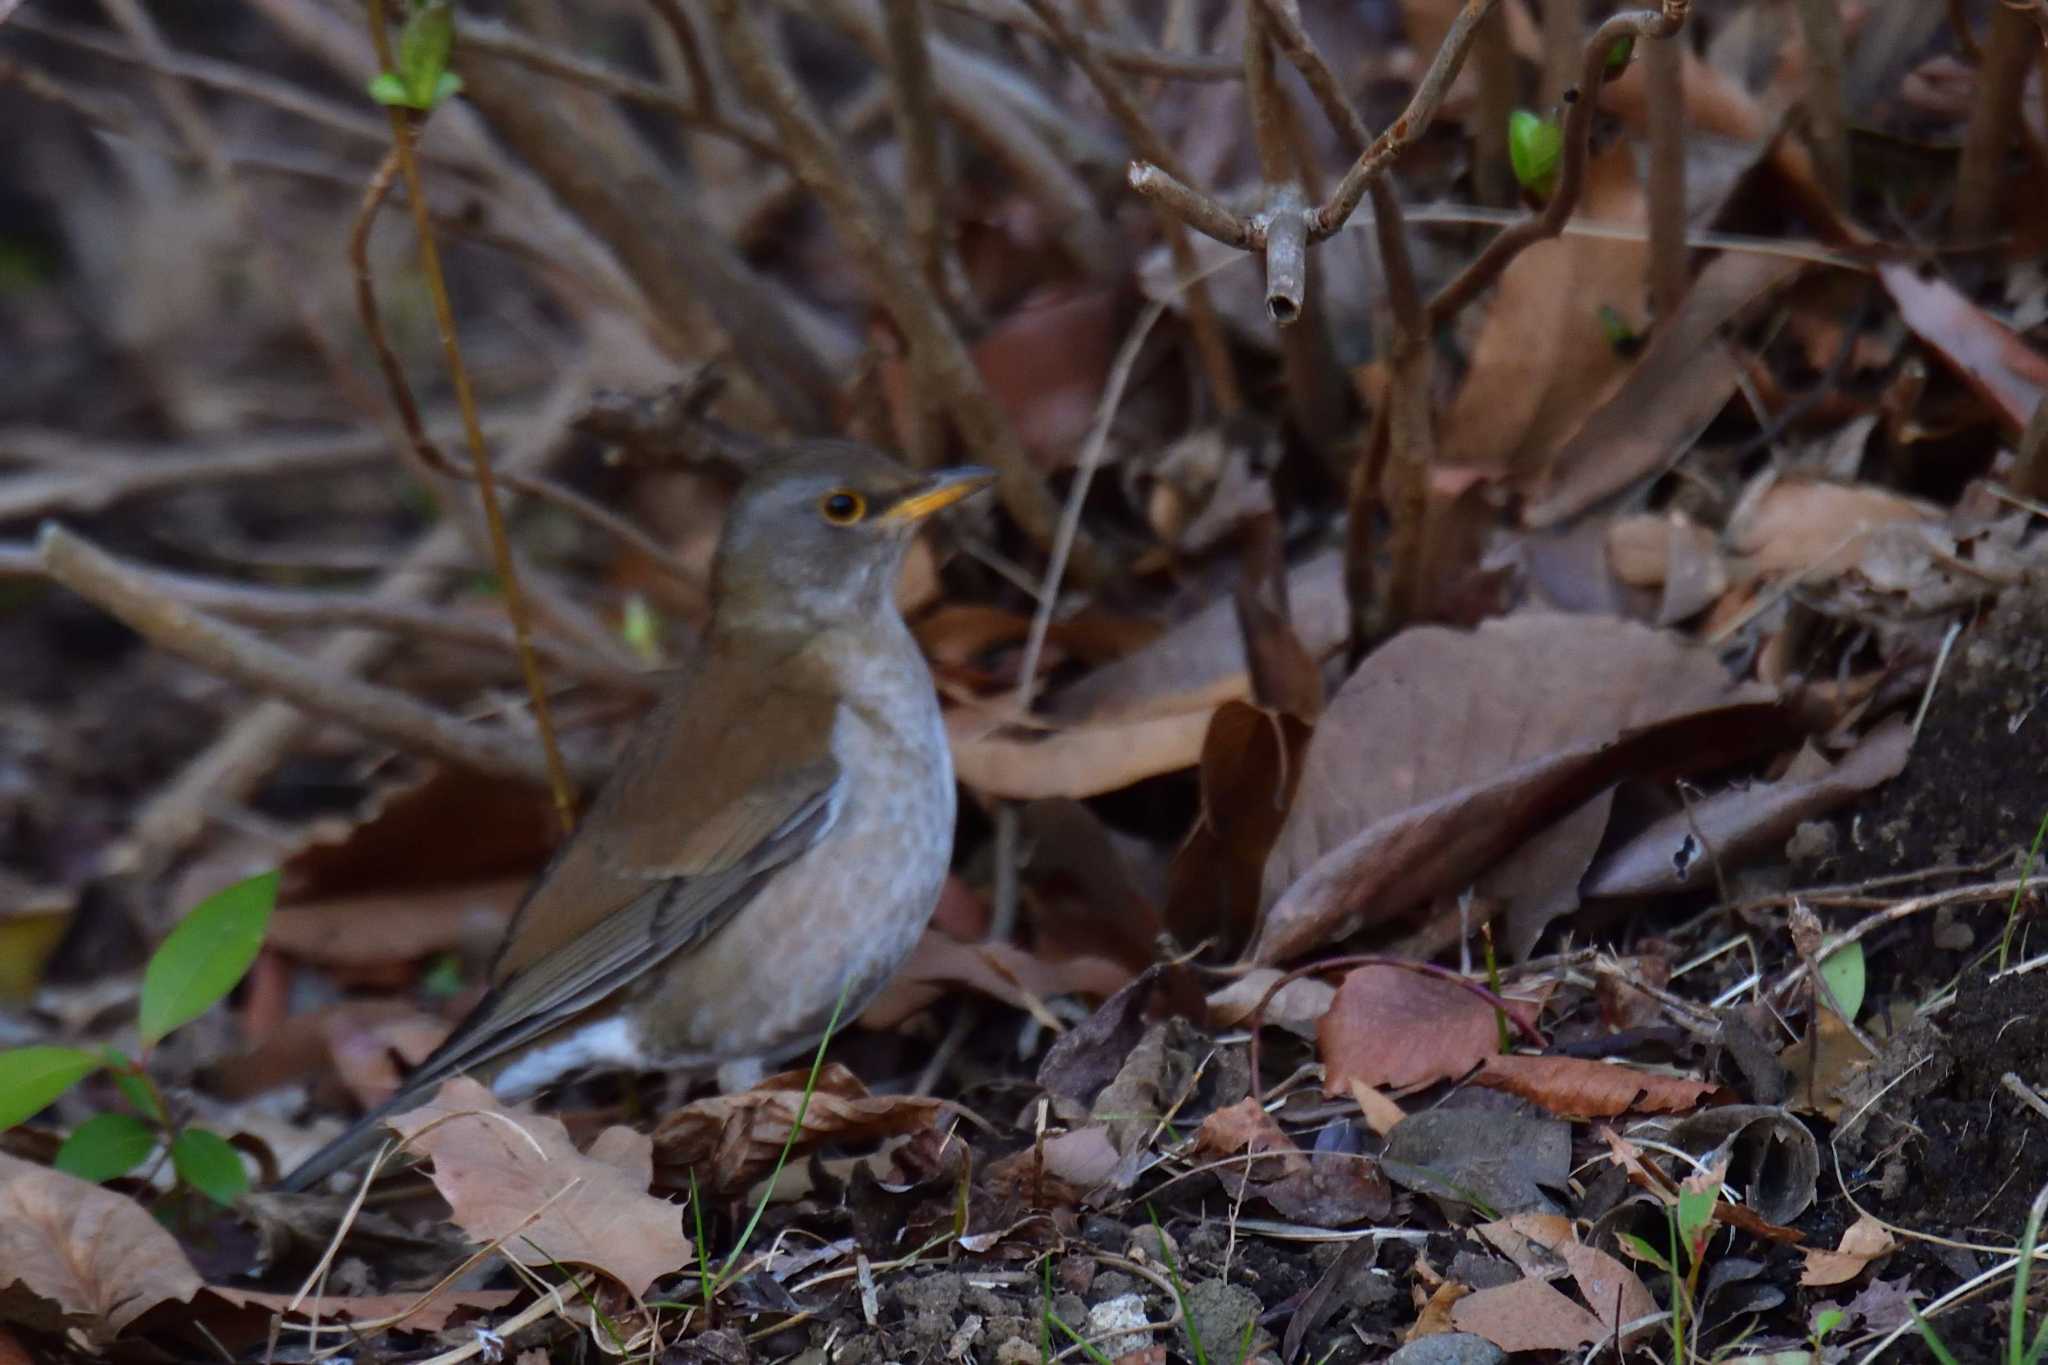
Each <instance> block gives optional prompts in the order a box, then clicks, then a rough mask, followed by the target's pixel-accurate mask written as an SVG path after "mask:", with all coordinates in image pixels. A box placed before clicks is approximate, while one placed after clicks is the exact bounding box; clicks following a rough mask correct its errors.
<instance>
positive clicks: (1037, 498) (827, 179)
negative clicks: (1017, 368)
mask: <svg viewBox="0 0 2048 1365" xmlns="http://www.w3.org/2000/svg"><path fill="white" fill-rule="evenodd" d="M710 9H711V13H712V16H713V19H714V20H715V22H716V24H717V27H718V31H719V36H720V38H721V40H722V41H723V43H724V46H725V51H726V56H727V59H728V60H729V61H730V62H731V63H732V68H733V74H734V76H735V77H736V79H737V80H738V81H739V83H740V86H741V88H742V89H744V90H745V91H746V93H747V96H748V98H749V99H751V100H752V101H753V103H754V105H755V106H756V107H757V108H759V109H760V110H762V112H764V113H765V114H767V116H768V117H769V119H770V121H771V122H773V123H774V124H775V126H776V129H777V131H778V132H779V134H780V135H781V138H782V143H783V149H784V151H785V152H786V153H787V155H788V157H789V161H790V165H791V166H792V167H793V168H794V169H795V171H796V174H797V178H798V179H800V180H801V181H802V182H803V184H804V187H805V188H806V189H808V190H810V192H811V193H812V194H814V195H816V196H817V197H818V199H819V201H820V202H821V203H822V204H823V205H824V208H825V212H826V213H827V215H828V216H829V217H830V218H831V220H832V224H833V226H834V228H836V229H837V230H838V232H839V234H840V235H841V237H842V238H844V240H845V241H846V244H847V246H848V247H849V248H850V249H851V250H852V252H853V254H854V257H855V259H856V260H858V261H859V262H860V264H861V267H862V269H863V270H864V272H865V273H866V274H867V275H868V277H869V279H870V280H871V281H872V283H873V287H874V289H875V292H876V295H877V298H878V301H879V302H880V303H881V304H882V305H883V306H885V307H887V308H888V309H889V310H890V312H891V314H892V315H893V316H894V317H895V319H896V322H897V324H898V325H899V326H900V327H902V329H903V331H904V334H905V335H906V337H907V338H908V340H909V342H910V346H911V351H912V357H913V363H914V364H915V365H916V366H917V367H918V371H919V372H920V373H921V374H922V375H923V376H924V377H925V378H926V380H927V381H928V382H929V383H930V384H931V386H932V388H933V390H934V396H935V397H936V398H937V399H938V400H939V402H940V403H941V404H942V405H943V406H944V409H945V411H946V412H947V413H948V414H949V415H950V416H951V417H952V419H953V421H954V422H955V423H957V424H958V425H959V427H960V430H961V433H962V434H963V435H964V436H965V437H966V439H967V444H968V446H969V448H970V449H972V450H973V451H974V452H975V454H976V456H977V457H979V458H980V459H981V460H982V461H984V462H985V463H987V464H989V465H991V466H993V467H994V468H995V470H996V471H997V473H998V475H999V476H1000V479H1001V484H1000V487H1001V491H1002V495H1003V503H1004V506H1006V507H1007V508H1008V509H1009V510H1010V514H1011V515H1012V516H1013V517H1015V518H1016V519H1017V523H1018V525H1019V526H1021V527H1022V528H1023V529H1024V531H1025V532H1026V533H1027V534H1029V535H1031V536H1032V537H1033V538H1034V539H1036V540H1038V541H1040V542H1041V543H1043V544H1050V543H1051V541H1052V539H1053V535H1054V527H1055V523H1056V520H1057V514H1056V512H1055V510H1054V507H1053V502H1052V497H1051V495H1050V494H1049V493H1048V492H1047V490H1046V487H1045V482H1044V480H1043V479H1041V478H1040V477H1039V475H1038V471H1037V469H1036V468H1035V467H1034V466H1033V465H1032V463H1031V457H1030V456H1029V454H1027V453H1026V451H1025V449H1024V443H1023V441H1022V440H1021V439H1020V438H1019V437H1018V435H1017V431H1016V428H1015V427H1013V426H1012V425H1011V424H1010V420H1009V418H1008V417H1007V416H1006V415H1005V414H1004V413H1003V411H1002V409H1001V408H999V407H998V406H997V405H996V402H995V399H994V398H993V396H991V395H990V393H989V391H988V388H987V386H986V385H984V384H983V382H982V379H981V374H980V372H979V371H978V370H977V369H976V368H975V366H974V360H973V358H972V357H971V356H970V355H969V354H968V351H967V347H966V344H965V343H964V342H963V341H962V340H961V339H960V335H959V333H958V332H956V331H955V330H954V328H953V325H952V322H951V321H950V320H949V319H948V318H947V317H946V313H945V309H944V308H942V307H941V306H940V304H939V301H938V299H937V298H936V297H935V296H934V295H933V293H932V291H931V290H930V288H928V287H927V286H926V284H925V282H924V279H923V277H922V276H921V275H919V274H918V271H917V267H916V265H915V264H914V263H913V262H912V260H911V257H910V252H909V251H908V250H907V249H906V248H905V246H904V244H903V240H902V237H901V234H900V232H898V231H897V230H896V229H895V228H894V227H892V225H891V224H890V223H889V220H888V219H887V217H886V216H885V215H884V214H883V212H882V208H881V206H880V205H879V204H878V203H876V202H875V199H874V196H873V194H872V193H871V192H870V190H869V189H868V187H867V185H866V184H865V183H864V182H863V181H862V180H861V179H860V178H859V177H858V176H856V175H854V174H853V172H852V169H851V164H852V163H851V162H849V161H848V159H847V157H846V154H845V150H844V148H842V147H841V146H840V145H839V141H838V139H837V138H836V137H834V136H833V134H832V131H831V130H830V129H829V128H828V127H826V125H825V121H824V120H823V119H822V118H821V117H819V115H818V111H817V109H816V108H815V107H814V106H813V105H812V103H811V101H810V98H809V97H808V96H807V95H806V94H805V93H804V92H803V90H802V89H800V88H799V87H798V85H797V83H796V81H795V79H794V78H793V77H792V76H791V75H790V73H789V71H788V70H787V68H785V67H784V66H783V64H782V62H781V60H780V59H779V58H777V57H776V56H775V55H773V54H772V53H771V52H770V51H769V49H768V45H767V43H766V42H765V41H764V40H763V39H762V37H761V33H760V31H759V29H758V28H757V26H756V24H755V19H754V16H753V14H752V13H751V12H750V10H749V8H748V7H747V6H746V5H744V4H742V3H741V0H712V2H711V5H710ZM1086 548H1087V547H1085V546H1084V547H1081V550H1083V551H1085V550H1086ZM1077 557H1078V558H1080V559H1081V560H1083V561H1085V562H1086V563H1087V564H1088V565H1089V569H1090V571H1091V572H1090V576H1093V572H1092V571H1093V570H1094V569H1095V568H1096V567H1097V566H1096V565H1095V562H1094V556H1093V554H1092V553H1080V552H1079V551H1077Z"/></svg>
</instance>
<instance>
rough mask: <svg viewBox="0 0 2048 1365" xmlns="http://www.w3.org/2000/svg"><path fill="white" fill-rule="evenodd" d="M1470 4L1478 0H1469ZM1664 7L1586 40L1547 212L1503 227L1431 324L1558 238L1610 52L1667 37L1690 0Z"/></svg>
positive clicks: (1619, 20)
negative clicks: (1631, 42)
mask: <svg viewBox="0 0 2048 1365" xmlns="http://www.w3.org/2000/svg"><path fill="white" fill-rule="evenodd" d="M1467 3H1468V5H1469V4H1471V3H1475V0H1467ZM1662 5H1663V7H1662V9H1661V10H1624V11H1623V12H1622V13H1620V14H1616V15H1613V16H1611V17H1610V18H1609V19H1608V20H1607V22H1605V23H1603V24H1601V25H1600V27H1599V28H1598V29H1597V30H1596V31H1595V32H1594V34H1593V37H1592V40H1591V41H1590V42H1588V43H1587V44H1586V50H1585V55H1584V58H1583V60H1582V63H1581V66H1580V68H1579V78H1580V83H1579V85H1578V87H1577V88H1576V90H1573V91H1567V92H1566V102H1567V105H1568V112H1567V113H1566V114H1565V120H1564V154H1563V160H1562V162H1561V164H1560V166H1559V168H1558V176H1557V190H1556V192H1555V193H1553V194H1552V195H1551V197H1550V200H1549V202H1548V203H1546V204H1544V206H1543V212H1541V213H1539V214H1536V215H1534V216H1533V217H1529V218H1524V219H1522V220H1521V221H1520V222H1518V223H1516V224H1514V225H1513V226H1512V227H1508V228H1503V229H1502V230H1501V231H1500V232H1499V233H1498V234H1496V235H1495V236H1494V238H1493V240H1492V241H1490V242H1488V243H1487V244H1486V249H1485V250H1483V251H1481V252H1480V253H1479V255H1478V256H1477V257H1476V258H1475V259H1474V260H1473V261H1472V262H1471V263H1470V264H1469V265H1467V266H1466V267H1465V268H1464V269H1463V270H1462V271H1460V272H1459V273H1458V275H1457V276H1456V278H1454V279H1453V280H1452V281H1451V282H1450V283H1449V284H1447V285H1445V286H1444V287H1443V288H1442V289H1441V290H1439V291H1438V293H1437V296H1436V297H1435V298H1433V299H1431V300H1430V301H1429V320H1430V324H1431V326H1432V327H1435V326H1441V325H1442V324H1443V323H1445V322H1447V321H1449V320H1450V319H1451V318H1454V317H1456V316H1457V315H1458V313H1459V312H1460V311H1462V310H1463V309H1464V307H1465V305H1466V304H1468V303H1470V302H1471V301H1472V300H1473V299H1475V298H1477V297H1478V296H1479V294H1480V293H1481V292H1482V291H1483V290H1485V289H1486V288H1487V286H1489V285H1491V284H1492V283H1493V282H1494V281H1495V280H1496V279H1498V278H1499V277H1500V273H1501V271H1503V270H1505V269H1507V267H1508V263H1509V262H1510V261H1512V260H1514V259H1515V257H1517V256H1519V255H1521V253H1522V251H1523V249H1524V248H1526V247H1528V246H1531V245H1532V244H1534V243H1536V242H1540V241H1543V240H1545V239H1547V238H1551V237H1555V236H1557V234H1558V233H1560V232H1562V231H1563V230H1564V225H1565V223H1566V221H1567V220H1569V219H1570V218H1571V216H1572V211H1573V210H1574V209H1576V208H1577V207H1578V204H1579V195H1580V193H1581V192H1582V191H1583V190H1584V188H1585V184H1586V158H1587V142H1588V139H1589V138H1590V137H1591V135H1592V131H1593V113H1594V105H1595V103H1596V100H1595V99H1594V92H1595V91H1597V90H1598V89H1599V87H1600V81H1601V78H1602V77H1603V75H1604V74H1605V73H1606V70H1607V53H1608V50H1609V49H1611V48H1612V47H1613V46H1614V45H1615V44H1616V43H1617V42H1619V41H1621V40H1622V39H1623V38H1629V37H1633V38H1636V39H1638V40H1641V39H1646V38H1647V39H1662V38H1669V37H1670V36H1671V35H1672V34H1674V33H1676V32H1678V30H1679V28H1680V27H1681V26H1682V25H1683V24H1684V23H1685V19H1686V15H1687V14H1688V13H1689V12H1690V11H1691V9H1692V0H1662Z"/></svg>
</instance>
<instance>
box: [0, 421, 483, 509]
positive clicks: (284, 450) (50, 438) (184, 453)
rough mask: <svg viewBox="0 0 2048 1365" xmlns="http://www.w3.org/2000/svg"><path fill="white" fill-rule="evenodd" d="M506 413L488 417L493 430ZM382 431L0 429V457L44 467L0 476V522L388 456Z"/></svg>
mask: <svg viewBox="0 0 2048 1365" xmlns="http://www.w3.org/2000/svg"><path fill="white" fill-rule="evenodd" d="M504 420H506V419H502V418H497V417H494V418H492V419H491V425H492V427H493V428H496V427H498V426H499V424H500V423H501V422H503V421H504ZM391 447H392V442H391V438H390V437H389V436H387V435H385V434H384V433H383V432H381V431H359V432H347V433H343V434H341V435H336V436H276V437H271V436H260V437H243V438H240V439H238V440H234V441H227V442H217V443H193V444H175V445H163V446H153V447H139V446H128V445H123V444H120V443H118V442H101V441H87V440H83V439H81V438H79V437H76V436H70V435H65V434H60V433H57V432H49V431H38V430H23V429H18V428H17V429H13V430H0V462H5V461H8V460H15V461H21V462H26V463H29V464H35V465H43V466H46V467H45V468H42V469H38V470H36V471H35V472H34V473H27V474H15V475H12V476H10V477H8V478H6V479H4V480H0V521H11V520H14V519H16V518H20V517H32V516H43V515H47V514H48V513H51V512H96V511H99V510H101V509H102V508H106V507H111V506H113V505H114V504H115V503H118V502H124V501H126V500H128V499H130V498H138V497H145V496H148V495H149V494H152V493H166V492H170V491H173V490H176V489H185V488H197V487H200V486H202V485H205V484H211V483H233V482H238V481H241V480H246V479H305V478H317V477H319V476H321V475H323V474H331V473H335V472H338V471H340V470H344V469H355V468H358V467H360V466H362V465H366V464H370V463H373V462H375V461H378V460H382V459H386V458H388V457H389V456H390V454H391Z"/></svg>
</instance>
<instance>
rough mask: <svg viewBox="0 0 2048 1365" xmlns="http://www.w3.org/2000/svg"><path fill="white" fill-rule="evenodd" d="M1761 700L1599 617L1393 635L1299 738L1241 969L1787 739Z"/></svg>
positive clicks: (1696, 656)
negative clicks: (1613, 791) (1665, 776)
mask: <svg viewBox="0 0 2048 1365" xmlns="http://www.w3.org/2000/svg"><path fill="white" fill-rule="evenodd" d="M1769 695H1770V692H1769V689H1766V688H1763V687H1760V686H1750V687H1740V686H1737V685H1736V684H1735V683H1734V682H1732V681H1731V680H1730V678H1729V677H1728V674H1727V672H1726V670H1725V669H1724V668H1723V667H1722V666H1721V663H1720V661H1719V660H1718V659H1717V658H1716V657H1715V656H1714V655H1713V654H1712V653H1711V652H1710V651H1707V650H1704V649H1701V648H1699V647H1697V646H1695V645H1692V644H1690V643H1688V642H1687V641H1685V640H1683V639H1681V638H1679V637H1678V636H1676V635H1674V634H1672V633H1670V632H1667V631H1659V630H1654V629H1652V628H1650V627H1647V626H1642V625H1637V624H1634V623H1631V622H1626V621H1619V620H1614V619H1612V618H1607V617H1597V616H1566V615H1548V614H1541V613H1529V614H1525V615H1520V616H1512V617H1507V618H1505V619H1502V620H1496V621H1489V622H1487V623H1486V624H1484V625H1482V626H1481V627H1480V628H1479V629H1478V630H1477V631H1473V632H1470V633H1466V632H1459V631H1452V630H1446V629H1442V628H1440V627H1420V628H1414V629H1410V630H1407V631H1404V632H1402V633H1401V634H1400V635H1397V636H1395V637H1394V639H1392V640H1391V641H1389V642H1388V643H1387V644H1385V645H1383V646H1381V647H1380V649H1379V650H1378V651H1377V652H1375V653H1374V654H1372V655H1371V656H1370V657H1368V658H1367V659H1366V661H1365V662H1364V663H1363V664H1362V665H1360V667H1359V669H1358V671H1357V672H1355V673H1353V674H1352V675H1351V677H1350V678H1349V679H1348V680H1346V682H1345V684H1344V686H1343V687H1342V688H1340V689H1339V690H1338V692H1337V695H1336V696H1335V697H1334V698H1333V699H1332V700H1331V703H1330V706H1329V708H1328V709H1327V710H1326V711H1325V712H1324V714H1323V719H1322V721H1321V722H1320V723H1319V724H1318V726H1317V728H1316V734H1315V737H1314V739H1312V740H1311V741H1310V742H1309V747H1308V754H1307V756H1306V758H1305V759H1304V760H1303V764H1302V777H1301V785H1300V788H1299V790H1298V792H1297V794H1296V797H1295V801H1294V806H1293V809H1291V810H1290V811H1289V812H1288V816H1287V821H1286V824H1285V825H1284V826H1283V827H1282V829H1281V832H1280V836H1279V838H1278V839H1277V840H1276V841H1275V843H1274V848H1273V853H1272V856H1271V857H1270V858H1269V859H1268V860H1267V864H1266V873H1265V894H1266V897H1267V899H1268V901H1269V903H1270V909H1268V911H1267V912H1266V916H1265V919H1264V922H1263V923H1262V924H1261V926H1260V929H1259V936H1258V938H1257V940H1256V941H1255V943H1254V944H1253V947H1252V950H1251V953H1250V956H1251V957H1252V959H1253V960H1254V961H1258V962H1265V963H1273V962H1281V961H1286V960H1289V959H1292V958H1295V957H1298V956H1300V955H1301V954H1303V953H1305V952H1308V951H1310V950H1312V949H1314V948H1317V947H1319V946H1321V945H1323V944H1325V943H1329V942H1332V941H1334V940H1336V939H1340V938H1344V937H1346V936H1348V935H1350V934H1352V933H1355V932H1356V931H1357V930H1359V929H1360V928H1363V927H1365V926H1366V925H1368V924H1383V923H1387V922H1388V921H1392V920H1397V919H1398V918H1399V917H1401V916H1404V915H1407V914H1408V913H1410V912H1411V911H1413V910H1414V909H1415V908H1416V907H1417V906H1420V905H1422V904H1424V903H1426V902H1427V901H1428V900H1429V899H1430V898H1431V897H1434V896H1438V895H1448V894H1452V893H1454V892H1456V891H1457V890H1459V889H1461V888H1463V887H1466V886H1469V885H1471V884H1472V883H1473V881H1474V880H1475V879H1477V878H1478V877H1479V876H1480V875H1481V874H1482V873H1484V872H1485V871H1486V870H1487V868H1488V867H1489V866H1491V865H1492V864H1494V863H1496V862H1498V861H1499V860H1500V859H1501V858H1502V857H1504V856H1505V855H1507V854H1508V853H1510V852H1512V851H1513V850H1514V849H1515V848H1516V847H1517V846H1519V845H1520V844H1521V843H1522V842H1523V841H1524V840H1525V839H1527V838H1528V836H1529V835H1530V834H1531V833H1533V832H1534V831H1536V830H1537V829H1540V828H1543V827H1544V826H1546V825H1548V824H1551V823H1553V822H1555V821H1556V820H1558V819H1560V818H1561V817H1563V816H1564V815H1566V814H1568V813H1570V812H1572V811H1574V810H1576V809H1577V808H1579V807H1580V806H1582V805H1584V804H1585V803H1586V802H1587V801H1588V800H1589V799H1591V798H1593V797H1594V796H1596V795H1598V794H1599V793H1600V792H1602V791H1603V790H1604V789H1606V788H1607V787H1608V786H1610V785H1611V784H1612V783H1613V782H1615V781H1617V780H1618V779H1619V778H1621V777H1623V776H1627V775H1630V774H1634V773H1639V772H1648V771H1664V772H1672V771H1684V770H1686V769H1687V768H1688V767H1692V766H1699V767H1718V766H1722V765H1724V764H1726V763H1728V762H1731V761H1733V760H1734V759H1735V758H1738V757H1740V756H1742V755H1744V754H1747V753H1753V752H1756V751H1757V750H1758V749H1760V748H1762V747H1765V746H1767V745H1772V744H1775V743H1777V742H1780V741H1781V740H1782V739H1783V738H1784V737H1785V736H1786V735H1787V734H1788V733H1789V731H1790V726H1789V717H1787V716H1784V715H1782V714H1779V713H1778V712H1777V709H1776V708H1775V707H1771V706H1767V705H1763V704H1760V703H1761V701H1762V699H1763V698H1764V697H1767V696H1769ZM1774 716H1775V717H1776V719H1775V720H1774V719H1773V717H1774ZM1580 847H1582V848H1584V849H1585V856H1586V857H1587V858H1588V859H1590V857H1591V852H1592V850H1591V849H1590V848H1585V846H1584V844H1583V843H1582V844H1581V845H1580ZM1580 870H1581V871H1583V866H1581V868H1580ZM1547 894H1548V893H1547V889H1546V898H1547ZM1544 908H1545V909H1546V911H1547V910H1550V909H1554V905H1551V904H1546V905H1545V907H1544ZM1510 913H1511V914H1512V913H1513V912H1512V907H1511V910H1510ZM1536 927H1537V928H1538V929H1540V927H1541V926H1540V924H1538V925H1537V926H1536ZM1530 938H1531V939H1533V934H1532V935H1530ZM1513 946H1515V947H1516V948H1517V950H1518V951H1524V950H1526V948H1527V947H1528V943H1527V942H1517V943H1516V944H1514V945H1513Z"/></svg>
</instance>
